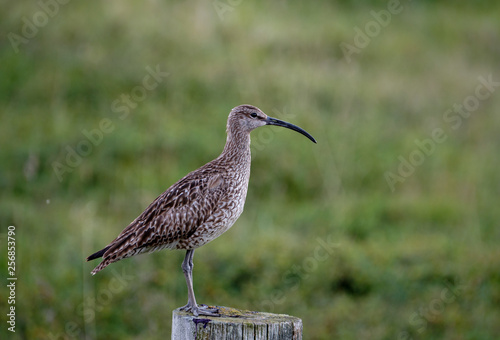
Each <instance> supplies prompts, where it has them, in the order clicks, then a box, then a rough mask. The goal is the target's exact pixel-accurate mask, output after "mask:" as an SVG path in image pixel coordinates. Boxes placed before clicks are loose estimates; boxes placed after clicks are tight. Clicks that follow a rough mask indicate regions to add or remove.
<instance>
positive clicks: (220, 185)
mask: <svg viewBox="0 0 500 340" xmlns="http://www.w3.org/2000/svg"><path fill="white" fill-rule="evenodd" d="M263 125H277V126H283V127H287V128H290V129H292V130H295V131H298V132H300V133H302V134H304V135H305V136H307V137H308V138H309V139H311V140H312V141H313V142H316V141H315V140H314V138H313V137H312V136H311V135H309V134H308V133H307V132H305V131H304V130H302V129H301V128H299V127H297V126H295V125H292V124H290V123H286V122H283V121H280V120H277V119H275V118H271V117H268V116H267V115H265V114H264V113H263V112H262V111H261V110H259V109H258V108H256V107H255V106H251V105H240V106H237V107H235V108H234V109H233V110H231V112H230V114H229V117H228V122H227V141H226V145H225V146H224V150H223V151H222V153H221V154H220V156H219V157H217V158H216V159H214V160H213V161H211V162H209V163H207V164H205V165H203V166H202V167H201V168H199V169H197V170H195V171H192V172H190V173H189V174H188V175H186V176H185V177H184V178H182V179H181V180H179V181H178V182H177V183H175V184H173V185H172V186H171V187H170V188H168V189H167V190H166V191H165V192H164V193H163V194H161V195H160V196H158V197H157V198H156V199H155V200H154V201H153V202H152V203H151V204H150V205H149V207H147V209H146V210H144V212H143V213H142V214H141V215H140V216H139V217H137V218H136V219H135V220H134V221H132V223H130V224H129V225H128V226H127V227H126V228H125V229H124V230H123V231H122V232H121V233H120V235H118V237H117V238H116V239H115V240H113V241H112V242H111V243H110V244H109V245H108V246H106V247H105V248H104V249H102V250H100V251H98V252H96V253H94V254H92V255H90V256H89V257H88V258H87V260H88V261H89V260H93V259H95V258H99V257H102V258H103V260H102V262H101V263H100V264H99V265H98V266H97V267H96V268H95V269H94V270H93V271H92V274H96V273H97V272H99V271H100V270H102V269H104V268H105V267H106V266H108V265H109V264H111V263H113V262H116V261H119V260H121V259H124V258H127V257H131V256H134V255H137V254H141V253H149V252H153V251H157V250H161V249H185V250H187V251H188V252H187V254H186V259H185V263H183V269H184V271H185V275H186V280H187V281H188V282H187V283H188V293H190V291H189V288H190V284H191V286H192V274H191V273H190V271H192V255H193V252H194V249H196V248H198V247H200V246H202V245H204V244H206V243H208V242H210V241H212V240H214V239H215V238H217V237H219V236H220V235H221V234H223V233H224V232H225V231H227V230H228V229H229V228H230V227H231V226H232V225H233V224H234V222H235V221H236V220H237V219H238V217H239V216H240V215H241V213H242V212H243V207H244V204H245V198H246V195H247V188H248V181H249V178H250V161H251V157H250V132H251V131H252V130H253V129H255V128H257V127H259V126H263ZM190 277H191V282H189V278H190ZM191 290H192V287H191ZM198 307H199V306H197V305H196V302H195V300H194V292H193V293H192V296H191V293H190V294H189V302H188V305H186V309H187V310H190V311H192V312H193V313H194V314H206V315H213V311H203V310H202V309H199V308H198Z"/></svg>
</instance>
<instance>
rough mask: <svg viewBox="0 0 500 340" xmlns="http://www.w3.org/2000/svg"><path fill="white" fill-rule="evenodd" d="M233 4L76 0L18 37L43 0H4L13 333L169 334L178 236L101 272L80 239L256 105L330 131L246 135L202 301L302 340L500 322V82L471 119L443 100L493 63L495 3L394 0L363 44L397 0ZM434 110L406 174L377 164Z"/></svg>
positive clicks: (2, 331) (499, 71)
mask: <svg viewBox="0 0 500 340" xmlns="http://www.w3.org/2000/svg"><path fill="white" fill-rule="evenodd" d="M220 3H222V4H225V5H226V6H228V7H225V8H226V9H227V11H226V12H224V13H223V15H222V16H219V15H218V12H217V10H216V8H215V7H214V5H213V3H212V2H210V1H208V2H207V1H192V2H179V1H146V2H134V3H132V2H123V1H105V2H77V1H71V2H68V3H67V4H64V5H60V6H59V9H58V12H57V14H55V15H54V16H53V17H49V18H48V20H47V22H46V24H45V25H43V27H40V28H39V29H38V32H37V33H36V34H34V36H33V37H32V38H29V39H27V41H25V43H21V44H20V45H19V46H18V47H17V48H18V51H17V53H16V51H15V49H14V48H13V46H12V43H11V41H10V38H9V37H12V35H10V36H9V35H8V34H9V33H15V34H17V35H22V29H23V25H25V23H24V21H23V18H27V20H29V21H32V20H33V16H36V15H40V14H37V13H38V12H40V11H41V10H42V9H41V7H40V5H39V4H37V3H36V2H16V1H11V2H6V1H3V2H2V8H3V9H2V11H1V12H0V27H1V31H2V34H1V36H0V69H1V79H0V112H1V113H0V114H1V124H0V125H1V126H0V148H1V150H0V176H1V177H0V193H1V204H0V226H1V232H2V234H1V236H0V242H1V244H2V246H1V248H0V249H1V252H0V272H1V277H2V278H3V279H2V284H1V288H0V293H1V296H0V297H1V300H0V304H1V305H0V307H1V308H0V312H1V313H0V314H1V315H2V317H1V318H0V319H1V320H2V322H1V324H0V338H2V339H10V338H12V339H72V338H76V339H164V338H169V337H170V329H171V311H172V310H173V309H175V308H177V307H179V306H182V305H184V304H185V303H186V300H187V294H186V287H185V281H184V276H183V275H182V271H181V268H180V264H181V262H182V259H183V256H184V253H183V252H169V251H163V252H159V253H156V254H152V255H147V256H139V257H136V258H132V259H127V260H124V261H121V262H118V263H116V264H113V265H112V266H110V267H108V268H107V269H106V270H104V271H103V272H101V273H99V274H98V275H96V276H95V277H92V276H91V275H90V271H91V270H92V268H93V267H94V265H97V262H93V263H86V262H85V261H84V259H85V257H86V256H88V255H89V254H91V253H92V252H94V251H96V250H99V249H101V248H102V247H103V246H105V245H106V244H107V243H108V242H109V241H111V240H112V239H113V238H114V237H115V236H116V235H117V234H118V233H119V232H120V231H121V230H122V229H123V228H124V227H125V226H126V225H127V224H128V223H129V222H130V221H131V220H133V219H134V218H135V217H136V216H137V215H138V214H139V213H140V212H142V210H143V209H144V208H145V207H146V206H147V205H148V204H149V203H150V202H151V201H152V200H153V199H154V198H155V197H156V196H157V195H159V194H160V193H161V192H162V191H164V190H165V189H167V188H168V187H169V186H170V185H171V184H172V183H174V182H175V181H177V180H178V179H179V178H181V177H182V176H184V175H185V174H186V173H187V172H189V171H191V170H194V169H196V168H197V167H199V166H201V165H202V164H204V163H205V162H207V161H210V160H211V159H213V158H215V157H216V156H217V155H218V154H219V153H220V151H221V150H222V147H223V145H224V142H225V123H226V118H227V114H228V113H229V110H230V109H231V108H232V107H234V106H236V105H238V104H242V103H249V104H253V105H257V106H258V107H260V108H261V109H262V110H264V111H265V112H267V113H268V114H269V115H270V116H274V117H277V118H281V119H285V120H288V121H290V122H292V123H294V124H297V125H299V126H301V127H303V128H304V129H306V130H307V131H309V132H310V133H311V134H312V135H313V136H314V137H316V139H317V140H318V144H317V145H314V144H312V143H311V142H309V141H308V140H307V139H305V138H304V137H303V136H300V135H298V134H296V133H294V132H291V131H286V130H284V129H280V128H277V127H263V128H260V129H258V130H256V131H254V132H253V133H252V139H253V143H254V146H253V163H252V175H251V180H250V187H249V192H248V197H247V203H246V207H245V212H244V213H243V215H242V216H241V218H240V219H239V220H238V222H237V223H236V224H235V226H234V227H233V228H232V229H231V230H230V231H229V232H227V233H226V234H224V235H223V236H221V237H220V238H219V239H217V240H216V241H214V242H212V243H210V244H208V245H206V246H204V247H202V248H201V249H199V250H198V251H197V252H196V254H195V271H194V281H195V291H196V293H197V298H198V302H200V303H206V304H219V305H225V306H232V307H237V308H243V309H252V310H261V311H269V312H275V313H287V314H291V315H294V316H297V317H300V318H302V320H303V322H304V338H305V339H498V338H499V337H500V325H499V322H498V321H499V320H500V248H499V243H500V228H499V221H500V209H499V208H498V202H499V201H498V197H499V189H500V172H499V170H498V169H500V157H499V149H500V134H499V126H500V125H499V123H500V115H499V114H498V107H499V105H500V93H499V90H498V87H497V88H496V90H495V91H494V92H493V93H492V94H491V96H490V97H489V98H488V99H486V100H481V101H480V102H479V107H478V108H477V110H475V111H474V112H471V114H470V117H468V118H466V119H463V120H462V123H461V125H460V126H459V127H458V128H457V129H453V128H452V124H450V122H447V121H445V120H444V118H443V115H444V114H445V112H446V111H447V110H450V109H453V105H454V104H456V103H457V104H458V103H463V101H464V100H465V99H466V98H467V97H468V96H471V95H472V96H474V93H475V89H476V87H477V86H478V85H479V84H480V81H479V80H478V78H479V77H481V76H483V77H485V78H487V77H488V76H491V77H492V78H493V80H494V81H500V63H499V60H500V49H499V46H500V21H499V20H498V18H499V17H498V13H499V12H500V5H499V3H498V2H496V1H477V2H469V3H462V2H452V1H435V2H434V1H411V2H409V1H402V2H401V6H402V7H403V10H402V11H401V12H400V13H398V14H395V15H392V16H391V18H390V23H388V24H387V25H386V26H385V27H380V32H378V34H374V36H373V37H372V38H370V41H369V44H368V45H367V46H365V47H364V48H362V49H361V50H360V52H359V53H357V54H353V55H352V56H351V57H352V60H351V62H348V61H347V60H346V58H345V57H344V54H343V53H342V50H341V48H340V44H341V43H343V42H344V43H348V44H354V39H355V36H356V31H355V28H356V27H358V28H360V29H361V30H364V29H365V25H366V24H367V23H370V22H371V21H373V20H374V18H373V16H372V14H370V11H376V12H378V11H381V10H386V9H387V7H388V4H387V2H386V1H367V2H362V1H338V2H334V1H331V2H327V1H316V2H313V3H311V2H300V1H271V2H268V1H241V2H237V1H234V2H220ZM40 18H41V17H40ZM40 18H39V19H38V20H42V19H43V18H42V19H40ZM148 66H149V67H151V68H156V67H159V69H160V70H161V71H162V72H168V73H169V75H168V77H165V78H164V79H163V80H162V82H160V83H159V84H158V86H157V87H156V88H155V89H154V90H151V91H147V92H146V96H145V99H144V100H143V101H140V102H138V101H136V102H135V104H137V106H136V107H135V108H134V109H132V110H130V114H128V115H127V116H126V117H121V115H122V113H119V112H116V110H113V108H112V103H113V102H114V101H115V100H117V99H120V98H121V95H122V94H130V93H131V91H133V89H134V88H135V87H136V86H140V85H141V84H142V80H143V78H144V76H145V75H147V71H146V67H148ZM122 118H123V119H122ZM105 119H109V120H110V121H111V122H112V126H113V131H111V132H109V133H105V134H104V135H103V138H102V141H101V142H100V143H98V145H96V146H93V148H92V150H91V151H90V152H89V153H88V155H87V156H85V157H83V158H82V160H81V164H79V165H78V166H76V167H71V172H70V171H68V172H65V173H64V174H63V175H62V180H59V179H58V178H57V176H56V174H55V172H54V168H53V166H54V164H55V162H59V163H61V164H66V156H67V153H68V151H67V150H68V149H67V148H68V147H69V148H72V149H75V148H77V146H78V145H79V143H81V142H82V141H84V140H86V137H85V136H84V134H83V131H84V130H86V131H90V130H93V129H98V128H99V124H101V122H102V121H103V120H105ZM437 128H441V129H443V131H444V133H445V135H446V136H447V139H446V140H445V141H444V142H443V143H439V144H436V145H435V148H434V150H433V152H431V153H430V154H429V155H426V156H425V159H424V160H423V162H422V164H421V165H419V166H417V167H415V169H414V172H413V173H412V174H411V175H410V176H407V177H405V178H404V181H402V182H399V183H396V184H395V188H394V189H395V190H394V191H392V190H391V188H390V186H389V185H388V183H387V181H386V178H385V174H386V173H387V172H393V173H394V174H397V173H398V166H399V164H400V160H399V159H398V157H400V156H401V157H403V158H405V159H407V160H408V158H409V156H410V154H411V153H412V152H413V151H414V150H416V146H415V143H414V140H415V139H418V140H424V139H427V138H430V136H431V134H432V132H433V131H434V130H435V129H437ZM9 225H14V226H15V227H16V240H17V241H16V242H17V243H16V264H17V266H16V276H17V277H18V281H17V290H16V333H15V334H12V333H11V332H9V331H8V330H7V327H8V325H7V323H6V322H5V319H6V315H5V314H6V313H7V311H8V310H7V309H8V305H7V303H6V302H7V294H8V291H7V289H6V285H7V280H6V277H7V251H6V245H7V239H6V231H7V227H8V226H9ZM325 242H326V243H333V244H334V248H331V249H330V253H326V252H324V251H323V248H318V247H320V246H321V244H325ZM325 254H327V255H325ZM450 292H452V293H450Z"/></svg>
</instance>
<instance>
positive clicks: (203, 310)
mask: <svg viewBox="0 0 500 340" xmlns="http://www.w3.org/2000/svg"><path fill="white" fill-rule="evenodd" d="M180 310H182V311H184V312H188V313H193V315H194V316H198V315H205V316H220V314H219V309H218V308H211V307H209V306H207V305H203V304H201V305H198V306H194V305H190V304H189V303H188V304H187V305H185V306H184V307H181V308H180Z"/></svg>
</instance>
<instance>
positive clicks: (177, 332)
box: [172, 306, 302, 340]
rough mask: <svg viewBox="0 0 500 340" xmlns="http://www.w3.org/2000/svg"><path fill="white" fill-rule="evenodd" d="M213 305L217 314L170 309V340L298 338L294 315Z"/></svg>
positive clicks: (299, 326)
mask: <svg viewBox="0 0 500 340" xmlns="http://www.w3.org/2000/svg"><path fill="white" fill-rule="evenodd" d="M217 308H219V313H220V314H221V316H220V317H211V316H197V317H196V316H194V315H193V314H191V313H186V312H183V311H181V310H179V309H176V310H174V312H173V315H172V340H226V339H227V340H229V339H231V340H250V339H251V340H302V320H301V319H299V318H296V317H294V316H289V315H286V314H271V313H262V312H252V311H247V310H239V309H234V308H229V307H218V306H217Z"/></svg>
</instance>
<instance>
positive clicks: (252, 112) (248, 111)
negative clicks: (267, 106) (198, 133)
mask: <svg viewBox="0 0 500 340" xmlns="http://www.w3.org/2000/svg"><path fill="white" fill-rule="evenodd" d="M264 125H276V126H282V127H285V128H287V129H290V130H294V131H297V132H299V133H301V134H303V135H304V136H306V137H307V138H309V139H310V140H311V141H313V142H314V143H316V140H315V139H314V137H313V136H311V135H310V134H309V133H308V132H307V131H305V130H304V129H302V128H300V127H298V126H296V125H293V124H290V123H288V122H285V121H283V120H279V119H276V118H272V117H269V116H268V115H266V114H265V113H264V112H262V111H261V110H260V109H259V108H258V107H255V106H252V105H246V104H245V105H239V106H236V107H235V108H233V109H232V110H231V113H230V114H229V118H228V120H227V130H228V133H231V132H246V133H250V131H252V130H254V129H256V128H258V127H260V126H264Z"/></svg>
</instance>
